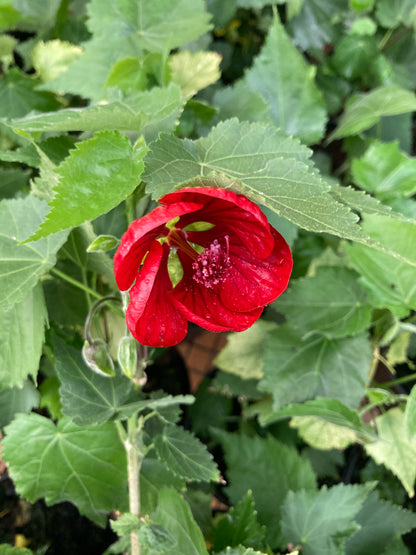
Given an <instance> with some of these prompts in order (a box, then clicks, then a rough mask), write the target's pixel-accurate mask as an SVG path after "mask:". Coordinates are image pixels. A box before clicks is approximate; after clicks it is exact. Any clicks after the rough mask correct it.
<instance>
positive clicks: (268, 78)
mask: <svg viewBox="0 0 416 555" xmlns="http://www.w3.org/2000/svg"><path fill="white" fill-rule="evenodd" d="M314 78H315V71H314V67H313V66H312V65H308V64H307V63H306V61H305V58H304V57H303V56H302V55H301V54H300V53H299V52H298V50H297V49H296V47H295V46H294V44H293V42H292V41H291V40H290V38H289V36H288V35H287V34H286V31H285V28H284V27H283V25H282V24H281V23H280V21H279V19H278V18H277V17H275V18H274V22H273V24H272V25H271V27H270V30H269V34H268V36H267V38H266V42H265V44H264V46H263V49H262V50H261V52H260V54H259V55H258V56H257V57H256V58H255V60H254V64H253V66H252V67H251V68H250V69H249V71H248V72H247V73H246V74H245V77H244V81H245V83H247V85H248V87H249V89H250V90H252V91H255V92H258V93H260V95H261V96H262V97H263V98H264V100H266V102H267V103H268V105H269V107H270V116H271V119H272V121H274V123H275V124H276V126H277V127H280V128H282V129H284V131H285V132H286V133H287V134H288V135H293V136H295V137H299V138H300V139H301V140H302V141H303V142H304V143H306V144H313V143H317V142H319V140H320V139H321V138H322V136H323V133H324V129H325V123H326V119H327V116H326V110H325V104H324V101H323V98H322V94H321V92H320V91H319V89H318V88H317V86H316V85H315V82H314Z"/></svg>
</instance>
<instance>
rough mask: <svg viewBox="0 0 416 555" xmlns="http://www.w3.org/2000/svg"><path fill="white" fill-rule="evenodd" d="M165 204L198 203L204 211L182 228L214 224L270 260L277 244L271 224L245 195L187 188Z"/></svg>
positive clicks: (183, 222) (185, 219)
mask: <svg viewBox="0 0 416 555" xmlns="http://www.w3.org/2000/svg"><path fill="white" fill-rule="evenodd" d="M159 202H160V203H161V204H169V205H172V204H174V203H176V202H195V203H199V204H202V205H203V207H202V208H201V209H200V210H199V211H198V212H196V213H194V214H192V215H189V216H186V215H184V216H183V217H182V218H181V220H180V225H181V227H185V226H187V225H189V224H191V223H193V222H196V221H204V222H210V223H212V224H214V225H216V226H219V227H221V229H226V230H228V231H227V232H228V233H235V234H236V235H238V236H239V238H240V239H241V241H242V242H243V243H244V244H245V245H246V247H247V248H248V249H249V250H250V251H251V252H252V254H255V255H256V256H259V257H266V256H268V255H269V254H270V252H271V251H272V249H273V244H274V240H273V237H272V235H271V233H270V230H269V222H268V221H267V218H266V216H265V215H264V214H263V212H262V211H261V210H260V208H259V207H258V206H257V205H256V204H254V202H252V201H251V200H249V199H248V198H246V197H245V196H243V195H238V194H237V193H235V192H234V191H230V190H228V189H219V188H217V187H185V188H183V189H180V190H179V191H174V192H173V193H168V194H167V195H165V196H163V197H162V198H161V199H159Z"/></svg>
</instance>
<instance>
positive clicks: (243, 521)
mask: <svg viewBox="0 0 416 555" xmlns="http://www.w3.org/2000/svg"><path fill="white" fill-rule="evenodd" d="M264 534H265V529H264V526H261V525H260V524H259V523H258V521H257V511H256V510H255V505H254V500H253V494H252V492H251V491H248V492H247V495H246V496H245V497H243V498H242V499H241V501H239V502H238V503H237V505H236V506H235V507H232V508H231V509H230V510H229V511H228V513H226V514H225V515H221V517H220V519H219V520H218V523H217V525H216V527H215V532H214V542H213V543H214V546H213V548H214V551H215V552H216V551H220V550H221V549H225V548H226V547H227V546H232V547H237V546H238V545H240V544H241V545H245V546H247V547H254V548H255V549H256V548H261V547H262V545H263V539H264Z"/></svg>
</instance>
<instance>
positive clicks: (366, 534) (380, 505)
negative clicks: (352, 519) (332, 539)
mask: <svg viewBox="0 0 416 555" xmlns="http://www.w3.org/2000/svg"><path fill="white" fill-rule="evenodd" d="M356 521H357V523H358V524H359V525H360V526H361V528H360V530H358V531H357V532H356V533H355V534H354V535H353V536H352V537H351V538H350V539H349V540H348V541H347V546H346V553H347V555H367V554H368V553H384V551H383V550H384V548H385V547H386V545H388V544H389V543H390V542H391V541H392V540H393V539H394V538H395V537H397V536H399V535H402V534H406V533H407V532H410V530H412V529H413V528H415V527H416V515H415V514H414V513H413V512H411V511H408V510H406V509H403V508H402V507H398V506H396V505H393V504H392V503H390V502H389V501H382V500H381V499H380V498H379V494H378V493H377V492H372V493H370V495H369V496H368V497H367V499H366V500H365V502H364V505H363V507H362V509H361V511H360V512H359V513H358V514H357V515H356Z"/></svg>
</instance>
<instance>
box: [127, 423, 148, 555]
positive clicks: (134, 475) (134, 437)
mask: <svg viewBox="0 0 416 555" xmlns="http://www.w3.org/2000/svg"><path fill="white" fill-rule="evenodd" d="M142 426H143V422H142V418H141V417H140V418H139V419H137V416H136V415H135V414H134V415H133V416H131V417H130V418H129V419H128V421H127V438H126V440H125V442H124V447H125V449H126V454H127V477H128V484H129V510H130V512H131V513H132V514H134V515H136V516H137V517H138V518H140V468H141V465H142V460H143V453H142V452H141V446H142ZM130 541H131V555H141V547H140V543H139V537H138V535H137V532H136V531H134V532H132V533H131V534H130Z"/></svg>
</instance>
